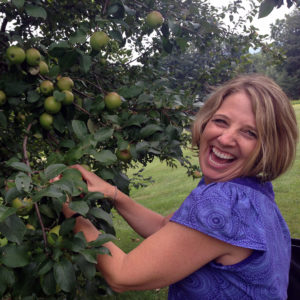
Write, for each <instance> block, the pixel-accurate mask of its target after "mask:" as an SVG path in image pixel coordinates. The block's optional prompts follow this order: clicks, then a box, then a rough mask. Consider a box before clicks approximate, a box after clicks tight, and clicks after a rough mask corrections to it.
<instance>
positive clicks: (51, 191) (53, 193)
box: [32, 185, 64, 202]
mask: <svg viewBox="0 0 300 300" xmlns="http://www.w3.org/2000/svg"><path fill="white" fill-rule="evenodd" d="M63 196H64V193H63V192H62V191H61V190H60V189H59V188H57V187H55V186H53V185H51V186H49V187H48V188H46V189H43V190H41V191H39V192H37V193H35V194H34V195H33V196H32V200H33V202H36V201H39V200H40V199H42V198H43V197H51V198H60V197H63Z"/></svg>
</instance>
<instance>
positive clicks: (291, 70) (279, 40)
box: [271, 9, 300, 99]
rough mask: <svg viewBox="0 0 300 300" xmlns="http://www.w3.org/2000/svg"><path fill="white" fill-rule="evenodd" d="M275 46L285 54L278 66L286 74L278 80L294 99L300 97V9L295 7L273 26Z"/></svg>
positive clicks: (272, 35) (272, 34) (272, 33)
mask: <svg viewBox="0 0 300 300" xmlns="http://www.w3.org/2000/svg"><path fill="white" fill-rule="evenodd" d="M271 37H272V38H273V39H274V47H276V48H278V49H280V50H281V51H282V52H283V53H284V55H285V59H284V62H283V63H282V64H281V65H280V66H279V67H278V69H279V68H280V72H281V74H282V75H284V76H278V81H279V82H280V84H281V86H282V87H283V88H284V90H285V91H286V93H287V94H288V95H289V96H290V97H291V98H292V99H299V97H300V89H299V85H300V41H299V37H300V10H299V9H295V10H294V11H293V13H291V14H290V15H287V16H286V18H285V19H282V20H277V21H276V22H275V24H273V25H272V27H271Z"/></svg>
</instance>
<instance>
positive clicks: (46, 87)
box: [40, 80, 54, 95]
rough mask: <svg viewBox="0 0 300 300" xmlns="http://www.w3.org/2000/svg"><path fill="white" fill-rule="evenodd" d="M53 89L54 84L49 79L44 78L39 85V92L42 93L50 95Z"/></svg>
mask: <svg viewBox="0 0 300 300" xmlns="http://www.w3.org/2000/svg"><path fill="white" fill-rule="evenodd" d="M53 90H54V85H53V83H52V82H51V81H50V80H44V81H43V82H42V83H41V85H40V92H41V93H42V94H43V95H50V94H51V93H52V92H53Z"/></svg>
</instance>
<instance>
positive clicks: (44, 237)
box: [23, 123, 47, 248]
mask: <svg viewBox="0 0 300 300" xmlns="http://www.w3.org/2000/svg"><path fill="white" fill-rule="evenodd" d="M31 126H32V123H30V124H29V125H28V126H27V128H26V135H25V137H24V141H23V155H24V160H25V163H26V165H27V166H28V167H30V163H29V159H28V155H27V142H28V134H29V132H30V129H31ZM28 176H29V177H30V178H31V174H30V173H28ZM34 208H35V212H36V214H37V216H38V219H39V222H40V225H41V228H42V233H43V240H44V244H45V248H46V247H47V236H46V232H45V227H44V223H43V220H42V217H41V214H40V209H39V206H38V204H37V202H35V203H34Z"/></svg>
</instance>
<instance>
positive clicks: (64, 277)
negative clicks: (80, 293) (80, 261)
mask: <svg viewBox="0 0 300 300" xmlns="http://www.w3.org/2000/svg"><path fill="white" fill-rule="evenodd" d="M53 270H54V277H55V281H56V284H57V285H58V286H59V287H60V288H61V289H62V290H63V291H64V292H72V291H73V289H74V288H75V286H76V277H75V271H74V268H73V265H72V263H71V262H70V261H69V260H67V259H65V258H63V259H62V260H61V261H60V262H57V263H55V264H54V267H53Z"/></svg>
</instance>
